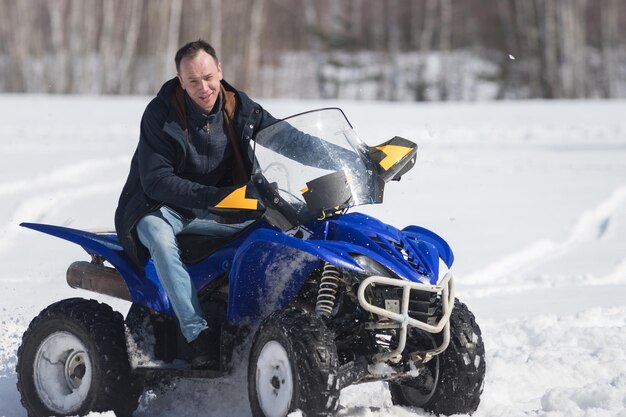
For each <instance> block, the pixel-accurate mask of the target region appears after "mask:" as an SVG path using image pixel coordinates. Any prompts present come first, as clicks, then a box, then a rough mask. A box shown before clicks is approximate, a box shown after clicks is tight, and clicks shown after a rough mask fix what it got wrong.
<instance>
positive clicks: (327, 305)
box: [315, 262, 341, 317]
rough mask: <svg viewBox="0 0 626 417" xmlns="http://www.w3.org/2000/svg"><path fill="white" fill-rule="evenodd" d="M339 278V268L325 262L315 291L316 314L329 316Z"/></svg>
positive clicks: (333, 305)
mask: <svg viewBox="0 0 626 417" xmlns="http://www.w3.org/2000/svg"><path fill="white" fill-rule="evenodd" d="M340 279H341V272H340V271H339V269H337V267H336V266H334V265H331V264H329V263H328V262H325V263H324V268H323V270H322V277H321V278H320V287H319V290H318V292H317V304H316V305H315V313H317V315H318V316H325V317H330V315H331V313H332V312H333V309H334V308H335V300H336V298H337V296H336V295H337V288H338V287H339V284H338V283H339V280H340Z"/></svg>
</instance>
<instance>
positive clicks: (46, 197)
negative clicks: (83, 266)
mask: <svg viewBox="0 0 626 417" xmlns="http://www.w3.org/2000/svg"><path fill="white" fill-rule="evenodd" d="M120 189H121V188H120V184H119V182H117V181H107V182H100V183H94V184H89V185H85V186H79V187H74V188H68V189H64V190H61V191H57V192H54V193H47V194H42V195H39V196H36V197H32V198H29V199H26V200H24V201H22V202H21V203H20V205H19V206H18V208H17V209H16V210H15V211H14V212H13V214H12V215H11V216H10V220H9V222H7V223H6V224H5V225H4V226H2V227H0V254H2V253H4V252H6V251H7V250H8V249H10V248H11V247H13V246H15V244H14V243H13V242H15V241H16V240H19V237H20V234H21V233H22V229H21V228H20V226H19V224H20V223H22V222H23V221H28V222H39V221H41V219H42V218H44V216H45V215H46V214H47V213H49V212H50V211H51V210H52V209H58V208H59V207H63V206H67V205H69V204H71V203H73V202H74V201H77V200H80V199H82V198H85V197H89V196H92V195H98V194H106V193H114V192H116V191H119V190H120Z"/></svg>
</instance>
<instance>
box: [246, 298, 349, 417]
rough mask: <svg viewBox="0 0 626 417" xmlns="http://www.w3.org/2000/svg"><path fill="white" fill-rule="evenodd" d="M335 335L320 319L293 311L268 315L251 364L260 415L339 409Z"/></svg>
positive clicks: (252, 394) (254, 406) (254, 404)
mask: <svg viewBox="0 0 626 417" xmlns="http://www.w3.org/2000/svg"><path fill="white" fill-rule="evenodd" d="M337 368H338V361H337V349H336V347H335V342H334V335H333V332H332V331H330V330H329V329H328V328H327V327H326V325H325V324H324V322H323V321H322V320H321V319H320V318H319V317H317V316H315V315H312V314H310V313H308V312H306V311H303V310H299V309H295V308H291V309H288V310H285V311H278V312H275V313H273V314H271V315H270V316H269V317H267V318H266V319H265V320H264V321H263V323H262V325H261V327H260V328H259V330H258V331H257V334H256V337H255V340H254V343H253V346H252V349H251V353H250V362H249V365H248V394H249V399H250V408H251V410H252V415H253V416H254V417H285V416H286V415H288V414H289V413H291V412H293V411H295V410H298V409H299V410H301V411H302V412H303V413H304V415H305V416H306V417H313V416H328V415H332V414H333V413H334V411H335V410H336V408H337V405H338V400H339V389H338V381H337Z"/></svg>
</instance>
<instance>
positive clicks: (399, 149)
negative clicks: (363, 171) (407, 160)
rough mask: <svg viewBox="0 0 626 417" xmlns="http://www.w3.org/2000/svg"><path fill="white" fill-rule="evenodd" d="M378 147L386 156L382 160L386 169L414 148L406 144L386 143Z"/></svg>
mask: <svg viewBox="0 0 626 417" xmlns="http://www.w3.org/2000/svg"><path fill="white" fill-rule="evenodd" d="M376 149H378V150H379V151H381V152H382V153H384V154H385V155H387V156H385V158H383V160H382V161H380V162H379V163H380V166H381V167H383V169H384V170H385V171H387V170H388V169H389V168H391V167H392V166H394V164H395V163H396V162H398V161H399V160H401V159H402V158H404V157H405V156H406V155H407V154H408V153H409V152H411V150H412V149H413V148H407V147H406V146H398V145H385V146H379V147H377V148H376Z"/></svg>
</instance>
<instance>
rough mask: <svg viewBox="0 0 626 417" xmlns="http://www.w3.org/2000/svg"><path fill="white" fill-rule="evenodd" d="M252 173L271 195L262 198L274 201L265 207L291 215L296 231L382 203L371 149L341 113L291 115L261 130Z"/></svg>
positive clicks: (325, 111) (323, 111) (335, 111)
mask: <svg viewBox="0 0 626 417" xmlns="http://www.w3.org/2000/svg"><path fill="white" fill-rule="evenodd" d="M254 172H255V174H257V176H258V175H259V174H261V175H262V177H263V179H264V180H263V181H265V184H266V187H267V188H269V189H271V191H272V193H270V194H271V195H268V194H267V193H265V196H264V197H265V199H267V198H271V199H272V201H269V202H267V201H266V206H267V208H268V209H277V210H278V211H283V212H285V211H287V212H291V213H292V214H293V216H292V217H296V219H293V218H292V219H290V221H289V223H291V224H292V226H293V225H295V224H302V223H304V222H306V221H308V220H311V219H313V218H319V217H324V216H328V215H332V214H333V213H336V212H341V211H344V210H346V209H348V208H349V207H353V206H357V205H361V204H374V203H380V202H382V193H383V188H384V181H383V180H382V179H381V178H380V177H379V176H378V174H377V172H376V169H375V167H374V164H373V162H372V160H371V159H370V155H369V153H368V147H367V145H365V144H364V143H363V141H361V139H360V138H359V137H358V136H357V134H356V133H355V131H354V130H353V129H352V126H351V125H350V123H349V122H348V120H347V119H346V117H345V115H344V113H343V112H342V111H341V110H340V109H337V108H331V109H322V110H315V111H310V112H307V113H302V114H298V115H295V116H291V117H289V118H287V119H284V120H281V121H279V122H277V123H275V124H273V125H271V126H269V127H267V128H265V129H263V130H262V131H260V132H259V133H258V134H257V136H256V138H255V169H254ZM263 194H264V193H262V195H263ZM271 196H273V197H271ZM277 205H278V207H277ZM294 223H295V224H294Z"/></svg>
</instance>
